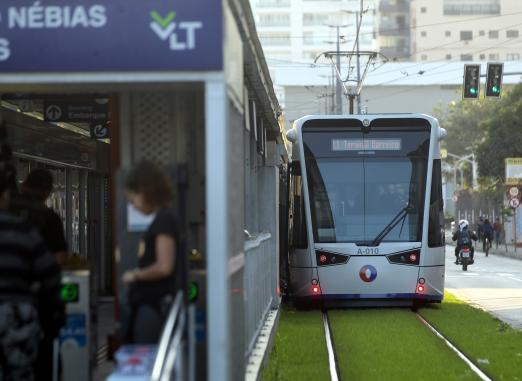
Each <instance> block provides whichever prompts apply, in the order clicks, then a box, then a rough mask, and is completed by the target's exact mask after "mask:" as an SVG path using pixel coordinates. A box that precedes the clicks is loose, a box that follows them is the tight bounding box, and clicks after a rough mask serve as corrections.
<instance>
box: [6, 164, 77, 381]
mask: <svg viewBox="0 0 522 381" xmlns="http://www.w3.org/2000/svg"><path fill="white" fill-rule="evenodd" d="M52 190H53V176H52V174H51V173H50V172H49V171H47V170H45V169H36V170H33V171H31V172H30V173H29V175H28V176H27V178H26V179H25V181H24V182H23V183H22V186H21V189H20V194H18V195H17V196H16V197H14V198H13V202H12V205H11V208H10V209H11V211H12V212H14V213H15V214H17V215H19V216H20V217H22V218H23V219H24V220H25V221H26V222H27V223H28V224H30V225H31V226H33V227H34V228H36V229H37V230H38V232H39V233H40V235H41V236H42V238H43V241H44V243H45V245H46V246H47V249H48V250H49V251H50V252H51V253H52V254H54V256H55V258H56V260H57V261H58V263H59V264H60V265H63V262H64V260H65V258H66V256H67V243H66V240H65V234H64V230H63V225H62V219H61V218H60V216H59V215H58V214H57V213H56V212H55V211H54V210H53V209H51V208H49V207H47V206H46V205H45V201H46V200H47V198H49V196H50V195H51V192H52ZM42 307H43V308H46V306H45V305H43V306H42ZM39 315H40V316H41V318H40V324H41V325H42V329H43V331H44V334H43V337H42V339H41V342H40V355H39V356H38V360H37V363H36V368H35V370H36V373H37V374H38V378H39V379H41V380H47V379H49V380H50V379H52V372H53V341H54V339H55V337H56V336H57V335H58V332H59V329H60V326H61V322H62V319H59V320H57V321H56V320H55V319H54V318H52V319H50V320H46V319H45V317H46V316H47V315H46V314H45V313H43V311H39ZM62 315H65V311H62ZM57 323H58V324H57Z"/></svg>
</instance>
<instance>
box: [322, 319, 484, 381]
mask: <svg viewBox="0 0 522 381" xmlns="http://www.w3.org/2000/svg"><path fill="white" fill-rule="evenodd" d="M414 314H415V315H416V317H417V318H418V319H419V321H420V322H421V323H422V324H423V325H424V326H426V327H427V328H428V329H429V330H430V331H431V332H432V333H433V334H434V335H435V336H437V338H438V339H440V340H442V341H443V342H444V343H445V344H446V346H448V347H449V348H450V349H451V350H452V351H453V352H454V353H455V354H456V355H457V356H458V357H459V358H460V359H461V360H462V361H463V362H464V363H465V364H466V365H467V366H468V367H469V369H470V370H471V371H472V372H473V373H474V374H475V375H476V376H477V377H478V378H480V379H481V380H483V381H493V379H492V378H491V377H489V376H488V375H487V374H486V373H484V371H482V369H480V367H479V366H478V365H476V364H475V363H474V362H473V361H472V360H471V359H470V358H469V357H468V356H466V355H465V354H464V353H463V352H462V351H461V350H460V349H459V348H458V347H457V346H456V345H455V344H454V343H452V342H451V341H450V340H449V339H448V338H447V337H446V336H445V335H443V334H442V333H441V332H439V331H438V330H437V329H436V328H435V327H434V326H433V325H432V324H430V322H429V321H428V320H427V319H426V318H424V316H422V315H421V314H420V313H419V312H417V311H414ZM322 321H323V329H324V336H325V341H326V349H327V354H328V368H329V373H330V380H331V381H339V380H341V372H340V369H339V365H338V361H337V355H336V349H335V342H334V335H333V332H332V329H331V325H330V320H329V317H328V310H323V311H322Z"/></svg>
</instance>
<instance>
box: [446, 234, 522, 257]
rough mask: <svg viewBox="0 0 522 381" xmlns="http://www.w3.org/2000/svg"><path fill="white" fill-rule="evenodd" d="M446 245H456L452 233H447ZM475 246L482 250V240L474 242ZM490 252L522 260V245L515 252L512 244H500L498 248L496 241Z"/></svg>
mask: <svg viewBox="0 0 522 381" xmlns="http://www.w3.org/2000/svg"><path fill="white" fill-rule="evenodd" d="M446 245H450V246H455V242H453V241H452V240H451V234H448V233H446ZM474 246H475V249H476V250H477V251H480V252H482V242H479V241H477V242H475V243H474ZM489 254H495V255H501V256H504V257H510V258H515V259H521V260H522V247H517V250H516V252H515V247H514V246H513V245H512V244H507V245H504V244H503V245H498V249H497V248H496V245H495V243H493V247H492V248H491V249H490V250H489Z"/></svg>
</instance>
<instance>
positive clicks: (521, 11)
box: [410, 0, 522, 61]
mask: <svg viewBox="0 0 522 381" xmlns="http://www.w3.org/2000/svg"><path fill="white" fill-rule="evenodd" d="M410 11H411V46H410V47H411V55H412V60H415V61H442V60H453V61H518V60H520V59H521V56H522V40H521V39H520V36H521V33H522V24H521V23H520V20H521V17H522V2H521V1H519V0H442V1H429V0H414V1H412V2H411V9H410Z"/></svg>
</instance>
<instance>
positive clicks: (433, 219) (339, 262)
mask: <svg viewBox="0 0 522 381" xmlns="http://www.w3.org/2000/svg"><path fill="white" fill-rule="evenodd" d="M445 135H446V131H445V130H444V129H443V128H441V127H440V126H439V124H438V121H437V120H436V119H435V118H433V117H430V116H427V115H423V114H398V115H395V114H393V115H392V114H386V115H349V116H342V115H335V116H324V115H321V116H306V117H303V118H301V119H298V120H296V121H295V123H294V126H293V128H292V129H291V130H289V131H288V133H287V138H288V140H289V141H290V142H292V163H291V165H290V170H289V185H288V189H289V200H288V201H289V202H288V203H289V223H288V226H289V228H288V230H289V250H288V257H287V258H285V260H284V261H283V262H286V263H285V265H284V266H285V267H286V271H285V272H286V274H287V275H286V276H287V277H288V279H287V280H286V282H287V284H288V288H289V290H288V291H289V295H290V296H291V297H292V298H294V299H295V300H296V301H298V302H312V303H315V302H318V301H319V302H322V303H330V302H331V303H336V304H338V303H341V304H343V305H344V304H348V305H362V306H365V305H412V304H413V305H417V304H421V303H423V302H441V301H442V298H443V291H444V257H445V241H444V219H443V217H444V216H443V198H442V181H441V159H440V147H439V142H440V140H441V139H443V138H444V137H445Z"/></svg>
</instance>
